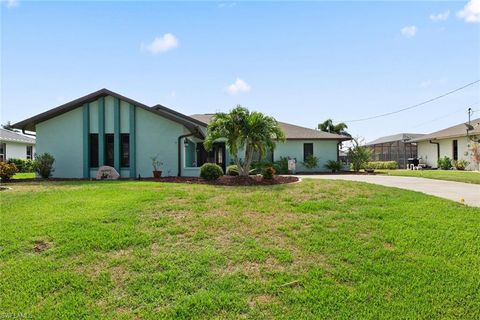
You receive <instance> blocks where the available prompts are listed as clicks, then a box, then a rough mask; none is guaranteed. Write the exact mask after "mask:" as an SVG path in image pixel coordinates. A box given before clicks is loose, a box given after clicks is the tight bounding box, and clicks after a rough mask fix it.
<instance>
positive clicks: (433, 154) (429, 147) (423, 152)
mask: <svg viewBox="0 0 480 320" xmlns="http://www.w3.org/2000/svg"><path fill="white" fill-rule="evenodd" d="M453 140H457V141H458V159H463V160H466V161H468V162H470V165H469V166H468V167H467V170H474V169H475V168H474V165H473V164H472V163H471V162H472V159H471V153H470V150H469V149H470V147H469V144H470V140H469V138H468V137H457V138H449V139H439V140H434V141H433V142H438V143H439V144H440V158H443V157H445V156H446V157H449V158H450V159H453ZM417 146H418V157H419V158H421V162H422V163H426V164H427V165H429V166H431V167H432V168H437V167H438V166H437V160H438V158H437V145H436V144H432V143H430V142H429V141H420V142H418V143H417Z"/></svg>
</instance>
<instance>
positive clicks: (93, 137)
mask: <svg viewBox="0 0 480 320" xmlns="http://www.w3.org/2000/svg"><path fill="white" fill-rule="evenodd" d="M90 168H98V133H90Z"/></svg>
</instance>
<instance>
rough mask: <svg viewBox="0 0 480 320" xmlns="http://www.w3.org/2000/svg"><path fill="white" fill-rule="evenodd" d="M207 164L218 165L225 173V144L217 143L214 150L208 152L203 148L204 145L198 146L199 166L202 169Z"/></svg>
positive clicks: (199, 144)
mask: <svg viewBox="0 0 480 320" xmlns="http://www.w3.org/2000/svg"><path fill="white" fill-rule="evenodd" d="M206 162H211V163H216V164H218V165H219V166H220V167H222V169H223V172H225V169H226V162H225V142H215V143H214V144H213V147H212V150H211V151H208V152H207V151H206V150H205V148H204V147H203V143H198V144H197V166H199V167H201V166H202V165H203V164H204V163H206Z"/></svg>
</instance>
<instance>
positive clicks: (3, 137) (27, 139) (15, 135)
mask: <svg viewBox="0 0 480 320" xmlns="http://www.w3.org/2000/svg"><path fill="white" fill-rule="evenodd" d="M0 141H3V142H7V141H8V142H17V143H25V144H35V138H34V137H31V136H27V135H24V134H21V133H19V132H16V131H10V130H7V129H4V128H0Z"/></svg>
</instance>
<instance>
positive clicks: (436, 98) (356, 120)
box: [343, 80, 480, 122]
mask: <svg viewBox="0 0 480 320" xmlns="http://www.w3.org/2000/svg"><path fill="white" fill-rule="evenodd" d="M479 82H480V80H476V81H473V82H470V83H468V84H466V85H464V86H462V87H460V88H457V89H455V90H452V91H449V92H447V93H444V94H442V95H439V96H436V97H435V98H432V99H429V100H426V101H423V102H420V103H417V104H414V105H413V106H409V107H406V108H402V109H399V110H396V111H391V112H387V113H382V114H379V115H376V116H371V117H367V118H360V119H354V120H346V121H343V122H359V121H366V120H372V119H376V118H381V117H386V116H389V115H392V114H396V113H400V112H402V111H406V110H410V109H413V108H417V107H420V106H423V105H424V104H427V103H430V102H433V101H435V100H438V99H441V98H443V97H446V96H448V95H450V94H452V93H455V92H457V91H460V90H463V89H465V88H467V87H470V86H472V85H474V84H476V83H479Z"/></svg>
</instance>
